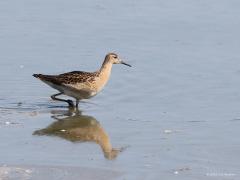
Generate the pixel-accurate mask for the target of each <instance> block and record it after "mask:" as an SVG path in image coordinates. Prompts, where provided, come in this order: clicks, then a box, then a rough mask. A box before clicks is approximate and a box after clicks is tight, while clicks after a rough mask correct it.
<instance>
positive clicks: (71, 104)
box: [67, 99, 74, 108]
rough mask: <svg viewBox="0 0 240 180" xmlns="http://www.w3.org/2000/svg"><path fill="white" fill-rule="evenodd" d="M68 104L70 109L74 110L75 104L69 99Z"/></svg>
mask: <svg viewBox="0 0 240 180" xmlns="http://www.w3.org/2000/svg"><path fill="white" fill-rule="evenodd" d="M67 103H68V105H69V107H70V108H74V103H73V101H72V100H70V99H68V100H67Z"/></svg>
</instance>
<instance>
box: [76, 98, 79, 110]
mask: <svg viewBox="0 0 240 180" xmlns="http://www.w3.org/2000/svg"><path fill="white" fill-rule="evenodd" d="M78 104H79V99H76V108H78Z"/></svg>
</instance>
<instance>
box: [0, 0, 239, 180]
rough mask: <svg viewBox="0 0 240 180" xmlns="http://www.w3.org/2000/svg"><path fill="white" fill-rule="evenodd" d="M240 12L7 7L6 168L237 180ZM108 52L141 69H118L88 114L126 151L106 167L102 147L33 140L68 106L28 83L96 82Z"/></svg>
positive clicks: (201, 4) (1, 147) (101, 5)
mask: <svg viewBox="0 0 240 180" xmlns="http://www.w3.org/2000/svg"><path fill="white" fill-rule="evenodd" d="M239 8H240V2H239V1H237V0H229V1H223V0H220V1H217V0H212V1H197V0H192V1H190V0H183V1H177V0H170V1H162V0H150V1H145V0H144V1H141V2H139V1H135V0H130V1H129V0H128V1H125V0H124V1H118V2H117V1H110V0H109V1H108V0H94V1H77V0H74V1H71V2H70V1H63V0H60V1H56V0H52V1H47V0H41V1H29V0H24V1H16V0H14V1H3V0H2V1H0V49H1V51H0V82H1V88H0V106H1V109H0V123H1V125H0V141H1V143H0V163H1V164H6V165H19V166H20V165H30V166H31V165H32V166H69V167H71V166H74V167H87V168H93V169H96V168H99V169H103V170H110V171H116V172H117V173H120V174H122V175H121V176H119V178H120V179H160V178H162V179H171V180H172V179H184V180H185V179H198V180H199V179H204V180H205V179H215V178H217V179H220V178H221V179H239V174H240V171H239V161H240V158H239V150H240V140H239V135H240V134H239V125H240V124H239V123H240V121H239V118H240V111H239V107H240V92H239V90H240V61H239V60H240V53H239V46H240V36H239V32H240V24H239V22H238V19H239V18H240V13H239ZM111 51H114V52H116V53H118V54H119V55H120V56H121V57H122V59H125V60H126V61H127V62H129V63H130V64H131V65H132V66H133V67H132V68H128V67H127V66H122V65H114V67H113V71H112V76H111V80H110V82H109V83H108V85H107V86H106V87H105V89H104V90H103V92H102V93H100V94H99V95H98V96H96V97H94V98H93V99H90V100H88V101H86V102H85V103H82V104H81V105H80V108H81V110H82V111H83V114H84V115H89V116H92V117H94V118H95V119H96V120H97V121H98V122H99V123H100V124H101V126H102V127H103V129H104V130H105V131H106V133H107V134H108V135H109V138H110V141H111V144H112V145H113V147H116V148H117V147H118V148H120V147H128V148H127V149H126V150H125V151H124V152H122V153H120V154H119V155H118V156H117V158H116V159H115V160H108V159H105V158H104V156H103V153H102V151H101V149H100V148H99V146H98V145H96V144H94V143H72V142H70V141H67V140H64V139H62V138H59V137H54V136H33V135H32V133H33V132H34V131H35V130H38V129H42V128H45V127H47V126H48V125H50V124H51V123H53V122H54V121H55V120H54V119H53V118H52V116H54V112H55V111H58V110H60V114H61V112H63V111H64V110H66V107H65V104H64V103H58V102H53V101H51V100H50V98H49V96H50V95H51V94H53V93H55V91H54V90H53V89H51V88H49V87H48V86H46V85H45V84H43V83H41V82H40V81H38V80H37V79H35V78H33V77H32V76H31V75H32V74H33V73H45V74H58V73H62V72H67V71H72V70H84V71H94V70H96V69H98V68H99V67H100V65H101V63H102V60H103V58H104V56H105V54H106V53H107V52H111ZM19 103H20V104H19ZM8 122H9V123H10V124H8ZM93 172H94V171H93ZM214 173H215V174H214Z"/></svg>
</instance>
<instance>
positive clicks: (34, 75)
mask: <svg viewBox="0 0 240 180" xmlns="http://www.w3.org/2000/svg"><path fill="white" fill-rule="evenodd" d="M41 76H42V74H33V77H35V78H41Z"/></svg>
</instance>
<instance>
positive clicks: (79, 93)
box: [63, 88, 97, 99]
mask: <svg viewBox="0 0 240 180" xmlns="http://www.w3.org/2000/svg"><path fill="white" fill-rule="evenodd" d="M63 93H64V94H65V95H68V96H71V97H74V98H76V99H89V98H91V97H93V96H95V95H97V92H96V91H92V90H87V89H80V90H79V89H78V90H75V89H72V88H71V89H69V88H64V89H63Z"/></svg>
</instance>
